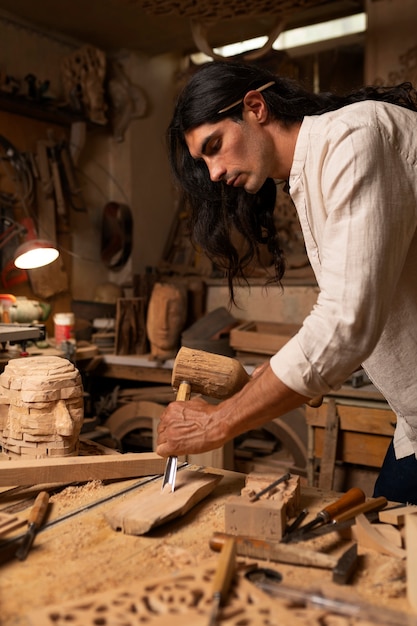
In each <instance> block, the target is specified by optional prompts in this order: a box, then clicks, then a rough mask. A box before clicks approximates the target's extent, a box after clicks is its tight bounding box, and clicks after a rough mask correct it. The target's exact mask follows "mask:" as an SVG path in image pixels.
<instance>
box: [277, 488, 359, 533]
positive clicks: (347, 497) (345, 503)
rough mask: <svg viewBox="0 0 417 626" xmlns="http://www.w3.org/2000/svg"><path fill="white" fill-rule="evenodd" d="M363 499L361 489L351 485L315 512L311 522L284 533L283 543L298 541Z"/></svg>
mask: <svg viewBox="0 0 417 626" xmlns="http://www.w3.org/2000/svg"><path fill="white" fill-rule="evenodd" d="M365 500H366V496H365V494H364V492H363V491H362V489H359V487H352V488H351V489H349V491H347V492H346V493H344V494H343V495H342V496H341V497H340V498H338V499H337V500H336V501H335V502H332V503H331V504H329V505H328V506H326V507H324V509H322V510H321V511H320V512H319V513H317V515H316V517H315V518H314V519H313V520H312V521H311V522H308V523H307V524H304V526H300V528H299V529H298V530H297V531H295V532H293V533H291V534H289V535H285V536H284V537H283V539H282V541H283V542H284V543H289V542H292V541H299V540H300V538H302V537H303V535H304V534H306V533H307V532H309V531H310V530H312V529H313V528H316V527H318V526H323V525H324V524H328V523H330V522H331V521H332V520H334V519H337V517H338V516H341V515H342V514H343V513H346V512H347V511H350V509H353V508H354V507H356V506H358V505H360V504H363V503H364V502H365Z"/></svg>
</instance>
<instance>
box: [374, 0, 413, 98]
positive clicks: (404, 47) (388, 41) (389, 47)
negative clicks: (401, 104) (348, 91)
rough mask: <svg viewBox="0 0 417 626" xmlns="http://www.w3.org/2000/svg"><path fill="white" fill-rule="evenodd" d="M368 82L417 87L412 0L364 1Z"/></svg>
mask: <svg viewBox="0 0 417 626" xmlns="http://www.w3.org/2000/svg"><path fill="white" fill-rule="evenodd" d="M366 10H367V13H368V31H367V37H366V49H365V80H366V82H367V83H379V84H395V83H400V82H402V81H406V80H409V81H411V82H412V83H413V84H414V86H417V41H416V26H417V5H416V2H415V1H414V0H395V1H394V0H378V1H375V0H367V3H366Z"/></svg>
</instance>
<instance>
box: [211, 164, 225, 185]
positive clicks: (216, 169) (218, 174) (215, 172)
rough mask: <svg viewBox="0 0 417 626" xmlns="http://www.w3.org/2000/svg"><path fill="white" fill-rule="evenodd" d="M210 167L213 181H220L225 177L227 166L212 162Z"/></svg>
mask: <svg viewBox="0 0 417 626" xmlns="http://www.w3.org/2000/svg"><path fill="white" fill-rule="evenodd" d="M208 168H209V172H210V180H212V181H213V183H218V182H220V181H221V180H223V179H224V178H225V176H226V168H225V167H223V166H222V165H221V164H220V163H210V164H209V165H208Z"/></svg>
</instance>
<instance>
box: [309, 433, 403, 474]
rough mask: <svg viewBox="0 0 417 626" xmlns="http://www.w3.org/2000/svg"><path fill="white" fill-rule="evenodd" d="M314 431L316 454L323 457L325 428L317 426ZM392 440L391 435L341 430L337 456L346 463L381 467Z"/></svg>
mask: <svg viewBox="0 0 417 626" xmlns="http://www.w3.org/2000/svg"><path fill="white" fill-rule="evenodd" d="M314 431H315V432H314V439H315V441H314V454H315V456H316V457H319V458H321V457H322V455H323V440H324V428H315V429H314ZM390 441H391V438H390V437H385V436H382V435H371V434H369V433H368V434H365V433H355V432H349V431H340V432H339V439H338V445H337V452H336V458H337V460H339V461H344V462H345V463H355V464H357V465H366V466H367V467H381V465H382V462H383V460H384V458H385V454H386V452H387V448H388V445H389V443H390Z"/></svg>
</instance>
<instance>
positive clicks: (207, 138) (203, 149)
mask: <svg viewBox="0 0 417 626" xmlns="http://www.w3.org/2000/svg"><path fill="white" fill-rule="evenodd" d="M214 135H215V133H211V134H210V135H208V136H207V137H206V138H205V139H204V141H203V143H202V144H201V154H206V152H207V146H208V144H209V143H210V141H211V140H212V138H213V136H214Z"/></svg>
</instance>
